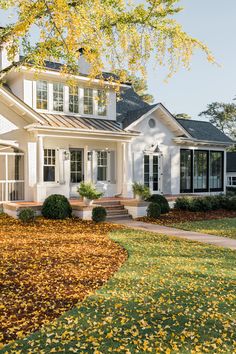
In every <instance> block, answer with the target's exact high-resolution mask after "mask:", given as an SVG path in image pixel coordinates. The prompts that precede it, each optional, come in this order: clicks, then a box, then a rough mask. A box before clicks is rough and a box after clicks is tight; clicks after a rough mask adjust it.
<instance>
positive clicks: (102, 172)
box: [97, 151, 108, 181]
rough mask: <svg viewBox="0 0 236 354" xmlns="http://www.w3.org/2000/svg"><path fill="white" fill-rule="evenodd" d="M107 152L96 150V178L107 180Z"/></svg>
mask: <svg viewBox="0 0 236 354" xmlns="http://www.w3.org/2000/svg"><path fill="white" fill-rule="evenodd" d="M107 162H108V152H107V151H98V152H97V180H98V181H107V166H108V163H107Z"/></svg>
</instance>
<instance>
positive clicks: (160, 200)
mask: <svg viewBox="0 0 236 354" xmlns="http://www.w3.org/2000/svg"><path fill="white" fill-rule="evenodd" d="M148 202H152V203H157V204H159V205H160V207H161V214H166V213H169V211H170V206H169V203H168V201H167V199H166V198H165V197H164V196H163V195H160V194H153V195H152V196H151V197H150V198H148Z"/></svg>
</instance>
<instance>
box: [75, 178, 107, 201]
mask: <svg viewBox="0 0 236 354" xmlns="http://www.w3.org/2000/svg"><path fill="white" fill-rule="evenodd" d="M77 192H78V193H79V195H80V196H81V197H85V198H88V199H90V200H94V199H99V198H101V197H102V196H103V193H101V192H98V191H97V190H96V188H95V187H94V186H93V185H92V183H84V182H82V183H80V185H79V187H78V189H77Z"/></svg>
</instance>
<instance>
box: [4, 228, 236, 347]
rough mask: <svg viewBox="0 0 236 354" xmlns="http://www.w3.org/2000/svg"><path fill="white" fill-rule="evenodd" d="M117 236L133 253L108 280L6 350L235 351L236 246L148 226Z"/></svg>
mask: <svg viewBox="0 0 236 354" xmlns="http://www.w3.org/2000/svg"><path fill="white" fill-rule="evenodd" d="M78 237H79V236H78ZM110 237H111V239H112V240H113V241H115V242H118V243H120V244H121V245H123V246H124V247H125V248H126V249H127V250H128V253H129V258H128V260H127V261H126V262H125V263H124V265H123V266H122V267H121V268H120V269H119V271H118V272H116V273H115V274H114V276H113V277H112V278H111V279H110V280H109V281H108V282H107V284H106V285H103V287H102V288H100V289H99V290H97V291H96V292H95V293H94V294H93V295H91V296H89V297H87V298H86V299H85V300H84V301H83V302H82V303H79V304H78V305H77V306H76V307H75V308H74V309H72V310H71V311H68V312H67V313H65V314H64V315H63V316H62V317H60V318H59V319H58V320H54V321H53V322H52V323H51V324H50V325H46V326H44V327H43V328H42V329H41V331H39V332H36V333H34V334H32V335H30V336H29V337H28V338H27V339H26V340H18V341H16V342H14V343H12V344H11V346H7V347H5V348H4V349H2V353H17V354H23V353H89V354H90V353H91V354H92V353H94V354H100V353H102V354H107V353H124V354H133V353H166V354H169V353H177V352H181V353H186V354H187V353H234V352H235V350H236V348H235V344H236V336H235V325H236V311H235V303H236V267H235V266H236V253H235V252H234V251H231V250H228V249H223V248H217V247H214V246H210V245H203V244H199V243H193V242H190V241H185V240H180V239H175V238H170V237H166V236H162V235H156V234H153V233H148V232H143V231H133V230H123V229H122V230H116V231H112V232H111V233H110ZM103 240H104V238H103ZM55 296H56V291H55Z"/></svg>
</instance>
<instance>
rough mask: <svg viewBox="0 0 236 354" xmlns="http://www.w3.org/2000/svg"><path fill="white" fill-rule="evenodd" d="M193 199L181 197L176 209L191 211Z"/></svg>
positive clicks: (177, 201) (175, 206)
mask: <svg viewBox="0 0 236 354" xmlns="http://www.w3.org/2000/svg"><path fill="white" fill-rule="evenodd" d="M191 201H192V198H190V197H179V198H177V199H176V201H175V205H174V208H175V209H178V210H189V209H190V204H191Z"/></svg>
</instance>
